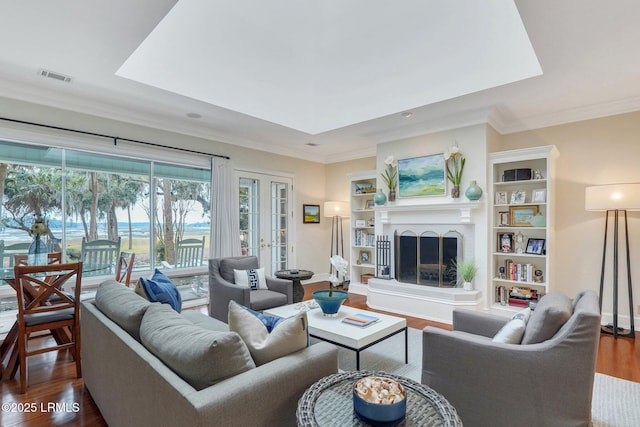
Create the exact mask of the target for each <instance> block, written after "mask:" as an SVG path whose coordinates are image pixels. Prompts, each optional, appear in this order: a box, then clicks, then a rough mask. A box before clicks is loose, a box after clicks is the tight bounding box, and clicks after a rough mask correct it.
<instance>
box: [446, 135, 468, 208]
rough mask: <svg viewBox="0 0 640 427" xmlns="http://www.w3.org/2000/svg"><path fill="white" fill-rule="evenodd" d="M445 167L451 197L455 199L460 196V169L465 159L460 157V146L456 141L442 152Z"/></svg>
mask: <svg viewBox="0 0 640 427" xmlns="http://www.w3.org/2000/svg"><path fill="white" fill-rule="evenodd" d="M444 160H445V169H446V171H447V179H449V181H451V184H453V187H452V188H451V197H453V198H454V199H457V198H458V197H460V183H461V182H462V171H464V165H465V163H466V162H467V159H465V158H464V157H462V153H461V152H460V148H458V144H457V143H456V144H455V145H454V146H453V147H451V148H450V149H449V150H448V151H447V152H446V153H444Z"/></svg>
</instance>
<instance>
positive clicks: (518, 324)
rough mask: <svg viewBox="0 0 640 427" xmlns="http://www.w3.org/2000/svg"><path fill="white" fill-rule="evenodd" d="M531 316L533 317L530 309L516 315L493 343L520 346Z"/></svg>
mask: <svg viewBox="0 0 640 427" xmlns="http://www.w3.org/2000/svg"><path fill="white" fill-rule="evenodd" d="M529 316H531V309H530V308H529V307H527V308H525V309H524V310H520V311H519V312H517V313H516V314H514V315H513V316H512V317H511V320H509V322H507V324H506V325H504V326H503V327H502V329H500V330H499V331H498V333H497V334H496V336H495V337H493V342H499V343H504V344H520V341H522V337H523V336H524V330H525V329H526V327H527V321H528V320H529Z"/></svg>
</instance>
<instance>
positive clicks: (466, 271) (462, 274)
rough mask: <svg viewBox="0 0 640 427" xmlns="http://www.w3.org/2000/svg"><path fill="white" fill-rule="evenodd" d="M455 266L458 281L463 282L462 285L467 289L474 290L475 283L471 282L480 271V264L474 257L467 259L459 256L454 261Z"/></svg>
mask: <svg viewBox="0 0 640 427" xmlns="http://www.w3.org/2000/svg"><path fill="white" fill-rule="evenodd" d="M453 267H454V268H455V269H456V272H457V273H458V283H460V282H462V287H463V289H464V290H465V291H472V290H473V284H472V283H471V282H472V281H473V278H474V277H476V273H477V272H478V266H477V265H476V263H475V261H474V260H473V259H470V260H465V259H460V258H458V259H456V260H455V261H454V264H453Z"/></svg>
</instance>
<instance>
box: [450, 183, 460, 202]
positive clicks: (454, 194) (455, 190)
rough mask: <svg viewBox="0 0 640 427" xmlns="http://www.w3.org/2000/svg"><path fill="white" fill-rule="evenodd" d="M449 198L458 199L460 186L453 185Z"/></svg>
mask: <svg viewBox="0 0 640 427" xmlns="http://www.w3.org/2000/svg"><path fill="white" fill-rule="evenodd" d="M451 197H452V198H454V199H457V198H459V197H460V186H459V185H454V186H453V187H451Z"/></svg>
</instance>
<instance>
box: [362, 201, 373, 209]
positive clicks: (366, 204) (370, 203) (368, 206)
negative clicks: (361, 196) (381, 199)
mask: <svg viewBox="0 0 640 427" xmlns="http://www.w3.org/2000/svg"><path fill="white" fill-rule="evenodd" d="M375 205H376V204H375V202H374V201H373V199H368V200H365V202H364V208H365V209H373V207H374V206H375Z"/></svg>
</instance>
